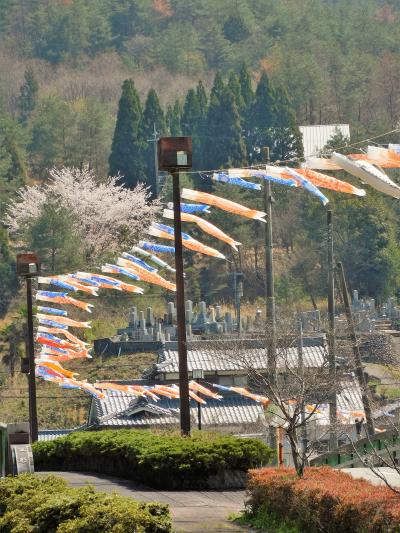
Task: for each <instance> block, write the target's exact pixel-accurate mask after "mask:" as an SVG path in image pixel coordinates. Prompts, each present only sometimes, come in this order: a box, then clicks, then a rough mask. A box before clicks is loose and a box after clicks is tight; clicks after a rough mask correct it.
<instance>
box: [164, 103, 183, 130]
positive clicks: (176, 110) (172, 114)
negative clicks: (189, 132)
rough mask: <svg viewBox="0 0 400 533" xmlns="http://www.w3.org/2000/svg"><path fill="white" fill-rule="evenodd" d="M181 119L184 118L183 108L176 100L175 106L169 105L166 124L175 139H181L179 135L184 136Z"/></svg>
mask: <svg viewBox="0 0 400 533" xmlns="http://www.w3.org/2000/svg"><path fill="white" fill-rule="evenodd" d="M181 117H182V107H181V104H180V102H179V100H175V103H174V105H173V106H171V105H169V106H168V108H167V113H166V117H165V118H166V123H167V128H168V131H169V133H170V135H172V136H173V137H174V136H176V137H179V135H182V128H181Z"/></svg>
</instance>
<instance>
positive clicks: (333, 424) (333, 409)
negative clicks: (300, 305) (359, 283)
mask: <svg viewBox="0 0 400 533" xmlns="http://www.w3.org/2000/svg"><path fill="white" fill-rule="evenodd" d="M327 233H328V355H329V377H330V383H331V386H333V390H332V392H331V394H330V399H329V425H330V434H329V449H330V450H335V449H336V448H337V447H338V439H337V398H336V387H337V383H336V350H335V348H336V347H335V276H334V264H333V221H332V211H331V210H329V211H328V212H327Z"/></svg>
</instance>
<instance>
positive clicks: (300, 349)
mask: <svg viewBox="0 0 400 533" xmlns="http://www.w3.org/2000/svg"><path fill="white" fill-rule="evenodd" d="M297 359H298V367H299V374H300V378H301V380H302V381H303V382H304V379H305V378H304V357H303V324H302V322H301V317H300V320H299V339H298V341H297ZM304 400H305V399H304V396H303V397H302V398H301V405H300V409H301V412H300V421H301V430H300V434H301V447H302V452H303V461H304V460H305V458H306V454H307V426H306V413H305V401H304Z"/></svg>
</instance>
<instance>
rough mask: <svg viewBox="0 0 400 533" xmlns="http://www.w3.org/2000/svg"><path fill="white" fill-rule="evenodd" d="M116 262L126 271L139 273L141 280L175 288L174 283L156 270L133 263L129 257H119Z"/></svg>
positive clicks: (167, 287) (169, 288)
mask: <svg viewBox="0 0 400 533" xmlns="http://www.w3.org/2000/svg"><path fill="white" fill-rule="evenodd" d="M117 263H118V265H121V267H123V270H125V271H126V272H129V273H132V274H137V275H139V276H140V279H141V280H142V281H145V282H147V283H152V284H153V285H159V286H160V287H164V288H165V289H168V290H170V291H175V290H176V285H175V284H174V283H171V282H170V281H168V280H166V279H165V278H163V277H162V276H160V274H158V273H156V272H149V271H148V270H146V269H145V268H143V267H142V266H140V265H138V264H137V263H133V262H132V261H130V260H129V259H126V258H124V257H119V258H118V260H117Z"/></svg>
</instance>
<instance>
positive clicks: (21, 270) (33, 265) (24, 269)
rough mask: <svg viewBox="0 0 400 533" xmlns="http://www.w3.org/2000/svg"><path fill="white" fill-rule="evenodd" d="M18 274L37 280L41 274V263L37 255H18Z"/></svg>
mask: <svg viewBox="0 0 400 533" xmlns="http://www.w3.org/2000/svg"><path fill="white" fill-rule="evenodd" d="M17 274H18V276H22V277H24V278H35V277H37V276H38V275H39V274H40V261H39V258H38V256H37V255H36V254H35V253H27V254H18V255H17Z"/></svg>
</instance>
